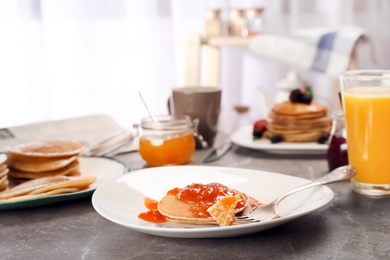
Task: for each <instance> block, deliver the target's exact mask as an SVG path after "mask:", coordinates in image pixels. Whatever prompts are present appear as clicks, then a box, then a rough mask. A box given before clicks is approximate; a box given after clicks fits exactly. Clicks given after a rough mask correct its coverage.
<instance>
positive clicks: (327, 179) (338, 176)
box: [236, 165, 355, 223]
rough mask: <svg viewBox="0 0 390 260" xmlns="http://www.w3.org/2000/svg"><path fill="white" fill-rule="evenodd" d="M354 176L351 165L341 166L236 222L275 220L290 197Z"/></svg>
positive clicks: (237, 218) (237, 217) (238, 218)
mask: <svg viewBox="0 0 390 260" xmlns="http://www.w3.org/2000/svg"><path fill="white" fill-rule="evenodd" d="M354 175H355V169H354V168H353V167H352V166H350V165H347V166H341V167H339V168H337V169H334V170H333V171H331V172H329V173H327V174H325V175H324V176H322V177H321V178H319V179H317V180H314V181H312V182H309V183H307V184H305V185H302V186H299V187H297V188H295V189H292V190H290V191H288V192H286V193H284V194H283V195H281V196H280V197H278V198H277V199H275V200H274V201H272V202H271V203H269V204H267V205H266V206H263V207H259V208H256V209H255V210H254V211H252V212H251V213H249V214H247V215H243V216H236V220H237V222H238V223H245V222H261V221H266V220H271V219H274V218H275V217H277V216H278V210H277V206H278V204H279V202H281V201H282V200H283V199H285V198H286V197H288V196H290V195H291V194H294V193H296V192H299V191H302V190H305V189H308V188H311V187H315V186H318V185H322V184H328V183H332V182H338V181H343V180H348V179H351V178H352V177H353V176H354Z"/></svg>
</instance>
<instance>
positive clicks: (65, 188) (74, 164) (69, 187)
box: [0, 141, 96, 201]
mask: <svg viewBox="0 0 390 260" xmlns="http://www.w3.org/2000/svg"><path fill="white" fill-rule="evenodd" d="M84 147H85V146H84V144H83V143H81V142H76V141H32V142H27V143H23V144H18V145H15V146H12V147H9V148H8V151H7V156H5V155H4V156H5V159H4V161H5V163H7V166H8V169H9V172H8V174H7V175H8V177H9V179H10V180H11V184H15V183H19V184H17V185H10V186H9V187H8V188H7V189H6V190H3V191H1V192H0V201H12V200H22V199H31V198H38V197H44V196H49V195H55V194H63V193H70V192H76V191H80V190H84V189H86V188H88V187H89V185H90V184H92V183H93V182H95V181H96V176H80V175H81V173H80V169H79V161H78V158H79V155H80V153H81V152H82V151H83V149H84ZM0 160H1V158H0ZM3 166H4V163H0V171H1V169H2V168H4V167H3ZM0 174H2V173H0ZM0 176H2V175H0ZM0 180H2V178H0ZM7 184H8V183H7Z"/></svg>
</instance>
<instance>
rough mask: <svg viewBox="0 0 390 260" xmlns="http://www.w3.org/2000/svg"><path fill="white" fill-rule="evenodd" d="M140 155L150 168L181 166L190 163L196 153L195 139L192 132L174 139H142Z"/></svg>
mask: <svg viewBox="0 0 390 260" xmlns="http://www.w3.org/2000/svg"><path fill="white" fill-rule="evenodd" d="M139 145H140V147H139V153H140V154H141V157H142V158H143V159H144V160H145V161H146V162H147V163H148V164H149V165H150V166H161V165H170V164H173V165H179V164H186V163H188V162H189V161H190V159H191V157H192V155H193V154H194V152H195V139H194V135H193V134H192V132H188V133H183V134H178V135H176V136H175V137H174V138H167V139H161V138H160V140H159V141H155V140H153V138H150V139H149V138H145V137H141V138H140V144H139Z"/></svg>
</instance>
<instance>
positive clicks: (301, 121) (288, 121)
mask: <svg viewBox="0 0 390 260" xmlns="http://www.w3.org/2000/svg"><path fill="white" fill-rule="evenodd" d="M269 118H270V119H269V122H272V123H274V124H280V125H297V126H298V125H311V124H324V123H327V124H330V123H331V122H332V118H330V117H329V116H326V115H322V116H320V117H313V118H297V117H294V116H280V115H275V114H270V115H269Z"/></svg>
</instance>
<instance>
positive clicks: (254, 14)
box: [245, 8, 264, 36]
mask: <svg viewBox="0 0 390 260" xmlns="http://www.w3.org/2000/svg"><path fill="white" fill-rule="evenodd" d="M263 11H264V9H263V8H248V9H246V10H245V20H246V28H247V31H248V36H253V35H257V34H259V33H261V31H262V29H263Z"/></svg>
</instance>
